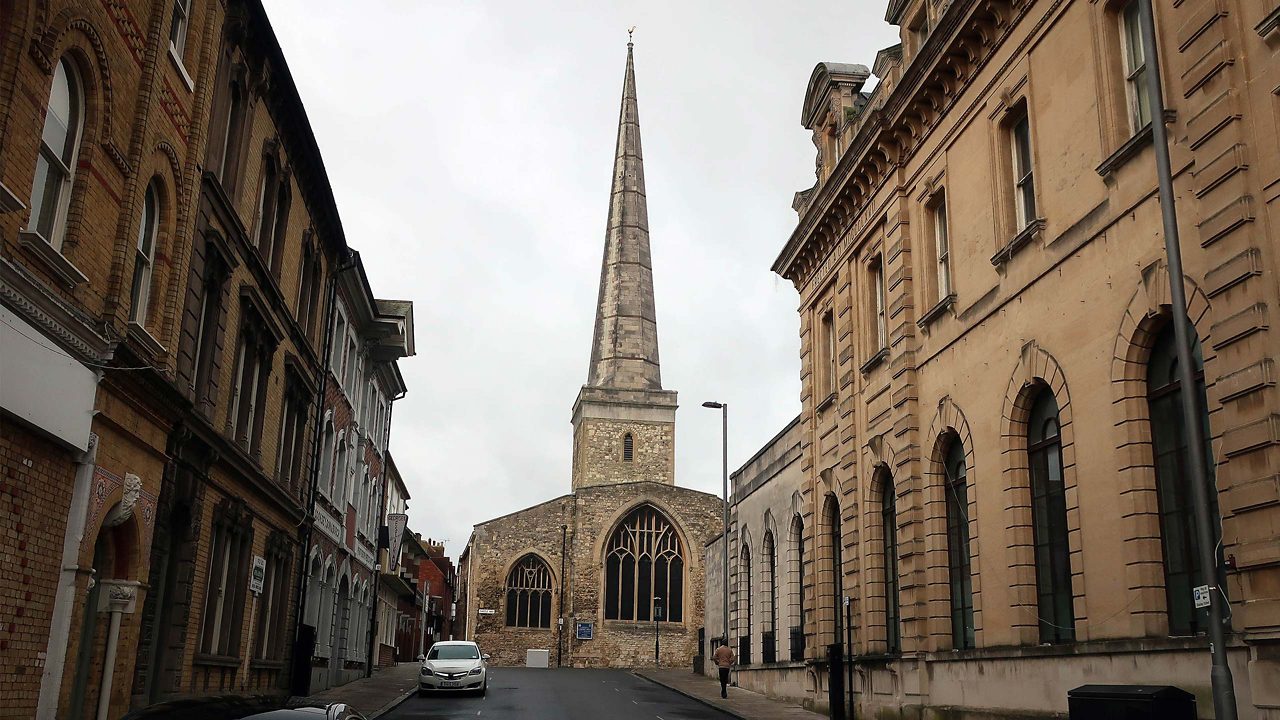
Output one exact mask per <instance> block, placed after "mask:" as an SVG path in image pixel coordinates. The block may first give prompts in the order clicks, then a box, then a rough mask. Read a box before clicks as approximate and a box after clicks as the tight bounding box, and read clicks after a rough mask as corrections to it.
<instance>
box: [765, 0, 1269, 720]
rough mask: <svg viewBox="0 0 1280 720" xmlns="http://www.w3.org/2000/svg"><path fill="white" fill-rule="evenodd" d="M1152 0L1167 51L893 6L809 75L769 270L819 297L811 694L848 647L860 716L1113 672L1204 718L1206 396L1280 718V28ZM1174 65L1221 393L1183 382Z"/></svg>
mask: <svg viewBox="0 0 1280 720" xmlns="http://www.w3.org/2000/svg"><path fill="white" fill-rule="evenodd" d="M1155 4H1156V8H1155V12H1156V22H1157V26H1158V27H1157V43H1158V49H1159V51H1160V53H1159V57H1160V61H1161V63H1160V66H1159V67H1156V66H1155V64H1154V63H1150V62H1149V59H1150V57H1151V54H1150V53H1149V52H1148V51H1147V50H1148V49H1147V48H1145V47H1144V45H1143V43H1142V41H1141V39H1140V37H1141V36H1140V35H1139V34H1138V32H1137V30H1136V26H1135V20H1136V3H1134V2H1124V1H1117V2H1086V1H1085V0H1062V1H1059V2H1053V1H1050V0H952V1H951V2H932V1H927V0H895V1H894V2H890V3H889V4H888V12H887V20H888V21H889V22H891V23H893V24H895V25H898V26H900V28H901V37H902V42H901V44H900V45H895V46H894V47H891V48H888V49H885V50H883V51H881V52H880V53H879V54H878V55H877V57H876V58H875V63H874V65H873V67H872V69H871V70H870V71H869V70H868V69H867V68H866V67H863V66H858V65H839V64H833V63H821V64H819V65H818V66H817V67H816V68H815V70H814V72H813V76H812V78H811V80H810V83H809V87H808V90H807V92H806V96H805V101H804V106H803V111H802V117H801V120H802V123H803V124H804V126H805V127H806V128H807V129H809V130H811V131H812V133H813V140H814V143H815V144H816V145H817V147H818V151H819V155H818V163H817V170H818V173H817V174H818V181H817V184H816V185H815V186H814V187H813V188H812V189H810V190H806V191H804V192H802V193H799V194H797V196H796V198H795V207H796V209H797V210H798V212H799V215H800V219H799V224H798V226H797V228H796V230H795V231H794V233H793V234H792V236H791V237H790V239H788V240H787V242H786V244H785V246H784V247H783V249H782V251H781V253H780V255H779V257H778V259H777V261H776V263H775V264H774V268H773V269H774V270H775V271H776V272H777V273H779V274H780V275H782V276H783V277H785V278H787V279H789V280H791V281H792V282H793V283H794V284H795V287H796V288H797V289H798V290H799V292H800V303H799V317H800V337H801V348H802V349H801V378H802V393H801V400H802V406H803V410H802V414H801V420H800V423H801V425H800V432H801V441H800V460H799V462H800V466H801V470H802V472H803V474H804V481H803V487H802V490H801V518H802V521H803V523H804V533H805V534H804V543H805V545H804V553H803V558H802V561H801V562H802V564H803V568H804V570H803V577H804V587H803V601H804V623H803V627H804V634H805V639H806V643H805V644H806V648H807V650H806V657H807V661H808V662H809V663H810V665H811V666H812V667H813V668H814V670H815V672H814V673H813V674H812V675H811V683H812V684H811V686H810V687H809V688H807V697H808V699H809V700H810V701H811V702H812V704H815V705H819V706H825V705H826V704H827V695H826V693H827V691H828V685H827V679H828V676H827V674H826V660H825V658H826V657H827V654H828V652H830V651H831V650H836V651H838V652H841V653H842V654H843V655H845V656H849V655H852V658H853V666H854V667H853V669H852V671H851V672H850V673H849V675H848V679H849V680H850V681H851V684H852V688H851V690H852V697H853V698H854V699H855V702H856V704H857V706H858V709H859V713H860V715H861V716H864V717H869V716H872V715H877V716H881V715H885V716H897V715H899V714H900V715H903V716H915V715H917V714H920V713H923V712H925V711H930V712H939V713H941V712H947V713H949V716H951V717H963V716H979V715H980V716H981V717H994V716H1019V717H1020V716H1025V715H1028V714H1037V713H1051V712H1057V713H1061V712H1064V711H1065V710H1066V693H1067V691H1068V690H1069V689H1071V688H1073V687H1076V686H1078V685H1081V684H1084V683H1088V682H1102V683H1117V682H1125V683H1153V684H1173V685H1177V686H1179V687H1182V688H1184V689H1186V690H1189V691H1191V692H1192V693H1194V694H1195V695H1196V697H1197V699H1198V702H1199V707H1200V712H1201V716H1202V717H1204V716H1206V715H1205V713H1207V712H1209V710H1208V708H1210V707H1212V704H1211V702H1210V699H1209V658H1208V652H1207V641H1206V639H1205V636H1204V635H1203V630H1204V628H1205V623H1206V622H1207V618H1206V615H1205V613H1204V611H1200V610H1197V609H1196V608H1195V607H1194V606H1193V605H1192V602H1191V600H1192V588H1193V586H1195V585H1198V584H1199V583H1200V579H1199V577H1200V576H1199V568H1198V560H1197V556H1196V554H1195V553H1194V552H1193V551H1192V550H1193V549H1194V548H1195V546H1196V538H1195V535H1194V532H1193V530H1194V528H1193V527H1192V521H1191V520H1190V511H1189V505H1188V502H1189V501H1188V493H1189V486H1188V483H1189V477H1188V474H1187V473H1186V471H1185V467H1186V465H1187V460H1186V457H1185V444H1186V441H1185V439H1184V434H1183V431H1182V429H1181V425H1180V423H1179V419H1178V413H1177V410H1176V407H1177V403H1178V402H1179V398H1180V397H1181V395H1180V394H1181V393H1183V392H1195V393H1196V394H1197V395H1198V396H1199V397H1198V399H1199V401H1200V403H1201V406H1202V412H1203V422H1204V423H1205V424H1206V426H1207V427H1208V435H1209V436H1210V438H1211V441H1210V447H1209V450H1210V455H1211V457H1212V467H1211V468H1210V470H1211V471H1212V472H1211V474H1212V476H1213V477H1214V478H1215V482H1216V493H1214V495H1215V497H1216V502H1217V507H1218V511H1219V514H1220V519H1221V527H1220V528H1216V529H1215V530H1217V531H1218V532H1219V533H1220V537H1221V567H1220V570H1221V574H1222V575H1223V576H1224V577H1225V593H1226V596H1227V597H1228V598H1229V601H1230V605H1231V616H1230V628H1229V634H1228V637H1229V641H1228V648H1227V650H1226V652H1227V653H1228V656H1229V659H1230V664H1231V667H1232V670H1233V672H1234V676H1235V688H1236V692H1237V697H1238V702H1239V705H1240V708H1241V716H1242V717H1256V718H1276V717H1280V680H1278V678H1280V660H1277V657H1280V654H1278V652H1277V645H1276V644H1275V643H1276V638H1277V637H1280V589H1278V588H1280V569H1277V568H1278V567H1280V543H1277V533H1276V527H1277V524H1278V523H1280V484H1278V483H1277V477H1278V475H1277V473H1280V390H1277V388H1276V384H1275V361H1276V357H1275V356H1276V349H1277V348H1278V347H1280V343H1278V342H1277V340H1276V336H1275V334H1274V332H1275V331H1274V328H1272V327H1271V323H1270V321H1269V320H1268V318H1269V317H1270V315H1271V314H1272V313H1274V312H1275V308H1276V307H1277V302H1280V296H1278V293H1280V291H1278V290H1277V285H1276V283H1275V282H1274V277H1275V276H1276V274H1277V272H1280V261H1278V259H1277V245H1276V239H1275V238H1276V232H1277V230H1276V228H1277V227H1278V225H1277V223H1280V210H1278V208H1280V193H1277V188H1280V145H1277V144H1276V143H1275V142H1274V138H1275V137H1276V135H1277V132H1278V130H1280V128H1278V127H1277V124H1278V121H1280V103H1277V100H1276V95H1275V92H1274V90H1275V88H1276V87H1278V86H1280V61H1278V58H1277V51H1278V49H1280V11H1277V8H1276V7H1275V3H1274V2H1270V1H1267V2H1236V3H1221V2H1214V0H1183V1H1181V2H1168V1H1160V2H1156V3H1155ZM1147 72H1160V73H1161V77H1162V78H1163V82H1164V87H1165V95H1166V97H1165V102H1166V104H1167V106H1168V110H1169V112H1168V113H1166V116H1165V117H1163V118H1157V120H1158V121H1163V122H1166V123H1167V124H1168V126H1169V129H1170V136H1171V143H1172V148H1171V152H1172V159H1173V166H1174V173H1175V178H1174V185H1175V189H1176V192H1177V196H1178V204H1177V209H1178V213H1179V221H1180V226H1181V228H1182V241H1183V249H1184V253H1185V272H1186V275H1185V278H1184V280H1183V282H1184V285H1185V287H1186V291H1187V295H1188V297H1189V304H1190V307H1189V308H1188V312H1189V314H1190V317H1191V319H1192V321H1193V322H1194V325H1195V329H1196V334H1197V335H1198V345H1199V358H1198V359H1197V364H1198V365H1199V366H1200V367H1197V371H1198V372H1200V373H1201V374H1202V377H1203V385H1202V386H1201V387H1197V388H1182V387H1180V386H1179V385H1178V383H1177V382H1176V380H1173V379H1172V378H1173V377H1174V376H1173V375H1172V374H1171V367H1172V362H1173V359H1172V357H1173V356H1172V354H1171V353H1172V350H1171V348H1172V341H1171V330H1170V325H1169V322H1168V321H1169V317H1170V314H1171V312H1172V310H1171V308H1170V300H1169V290H1168V281H1167V275H1166V270H1165V264H1164V263H1165V261H1164V251H1163V244H1162V238H1163V235H1162V230H1161V216H1160V208H1159V204H1158V202H1157V198H1156V175H1155V163H1154V160H1153V153H1154V151H1153V149H1152V146H1151V128H1150V125H1149V123H1150V120H1151V118H1150V117H1149V115H1148V113H1147V110H1146V107H1145V105H1144V104H1143V102H1144V98H1145V86H1144V85H1143V84H1142V80H1143V78H1144V73H1147ZM870 74H874V75H876V77H877V78H878V79H879V82H878V84H877V85H876V86H875V88H874V90H872V91H871V92H869V93H868V92H866V91H865V90H864V85H863V83H864V82H865V81H866V80H867V79H868V77H869V75H870ZM1268 278H1272V280H1268ZM846 598H847V600H848V602H849V603H850V605H851V607H850V617H851V619H852V628H848V630H851V632H847V631H846V625H845V620H844V612H845V611H844V602H845V600H846ZM849 637H852V642H851V643H850V641H849V639H848V638H849Z"/></svg>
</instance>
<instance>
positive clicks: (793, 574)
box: [787, 513, 804, 661]
mask: <svg viewBox="0 0 1280 720" xmlns="http://www.w3.org/2000/svg"><path fill="white" fill-rule="evenodd" d="M787 550H788V559H787V576H788V578H787V584H788V585H789V586H790V595H791V659H792V660H794V661H799V660H803V659H804V519H803V518H801V517H800V513H796V514H795V515H794V516H792V518H791V542H790V543H788V546H787Z"/></svg>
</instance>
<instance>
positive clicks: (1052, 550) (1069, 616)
mask: <svg viewBox="0 0 1280 720" xmlns="http://www.w3.org/2000/svg"><path fill="white" fill-rule="evenodd" d="M1042 403H1047V404H1052V408H1053V411H1052V416H1049V415H1047V414H1046V413H1047V410H1042ZM1047 404H1046V405H1044V406H1043V407H1044V408H1047V407H1048V405H1047ZM1060 412H1061V409H1060V407H1059V406H1058V402H1057V398H1055V397H1054V396H1053V393H1052V392H1051V391H1050V390H1049V389H1048V388H1041V389H1040V390H1039V392H1038V394H1037V395H1036V397H1035V398H1034V399H1033V401H1032V403H1031V406H1030V409H1029V413H1028V421H1027V468H1028V479H1029V481H1030V487H1029V488H1028V489H1029V491H1030V495H1031V531H1032V549H1033V553H1034V558H1035V562H1034V566H1035V576H1036V608H1037V620H1038V622H1037V624H1038V625H1039V632H1040V642H1041V643H1042V644H1062V643H1070V642H1075V640H1076V629H1075V625H1076V617H1075V608H1074V602H1075V596H1074V592H1073V590H1072V568H1071V545H1070V539H1069V538H1070V526H1069V525H1068V519H1067V502H1066V477H1065V474H1064V468H1063V464H1062V433H1061V419H1060ZM1042 414H1043V415H1044V417H1043V419H1041V420H1039V423H1038V424H1039V425H1040V428H1039V430H1037V427H1036V424H1037V419H1038V416H1040V415H1042ZM1049 423H1053V430H1052V433H1051V434H1050V433H1049V432H1047V431H1046V429H1045V428H1048V427H1049ZM1037 437H1038V439H1037ZM1055 466H1056V468H1057V477H1056V479H1055V478H1054V477H1053V468H1054V467H1055ZM1055 486H1056V488H1055Z"/></svg>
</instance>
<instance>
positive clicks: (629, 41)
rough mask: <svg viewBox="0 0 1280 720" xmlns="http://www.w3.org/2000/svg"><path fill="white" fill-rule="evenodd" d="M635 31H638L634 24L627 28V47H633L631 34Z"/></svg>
mask: <svg viewBox="0 0 1280 720" xmlns="http://www.w3.org/2000/svg"><path fill="white" fill-rule="evenodd" d="M635 31H636V26H635V25H632V26H631V27H629V28H627V47H631V45H632V40H631V34H632V33H634V32H635Z"/></svg>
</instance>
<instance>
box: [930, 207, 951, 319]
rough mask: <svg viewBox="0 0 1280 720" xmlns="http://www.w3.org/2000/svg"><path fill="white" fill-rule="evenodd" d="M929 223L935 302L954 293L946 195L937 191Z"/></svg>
mask: <svg viewBox="0 0 1280 720" xmlns="http://www.w3.org/2000/svg"><path fill="white" fill-rule="evenodd" d="M928 210H929V221H930V223H931V224H932V225H933V263H934V273H935V274H936V277H935V278H934V280H935V282H934V288H935V290H936V292H937V293H938V296H937V298H936V301H937V302H942V301H944V300H946V299H947V298H949V297H951V294H952V293H954V292H955V288H954V287H953V284H952V277H951V229H950V228H949V227H948V225H947V223H948V217H947V195H946V191H945V190H939V191H938V192H937V193H936V194H935V195H934V199H933V202H932V203H930V205H929V207H928Z"/></svg>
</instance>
